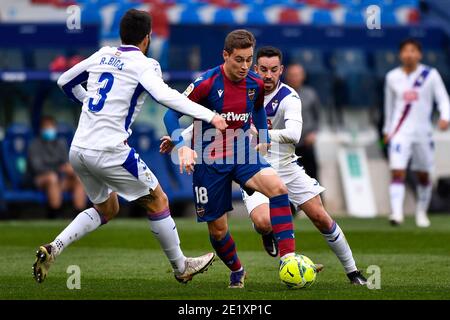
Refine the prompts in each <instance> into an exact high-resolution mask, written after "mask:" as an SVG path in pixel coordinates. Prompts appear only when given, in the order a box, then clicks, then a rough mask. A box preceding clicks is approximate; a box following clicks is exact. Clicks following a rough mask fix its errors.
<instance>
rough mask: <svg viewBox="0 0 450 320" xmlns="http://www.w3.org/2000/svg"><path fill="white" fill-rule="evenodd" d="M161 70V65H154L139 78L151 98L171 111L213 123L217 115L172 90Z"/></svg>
mask: <svg viewBox="0 0 450 320" xmlns="http://www.w3.org/2000/svg"><path fill="white" fill-rule="evenodd" d="M158 70H159V71H158ZM160 70H161V69H160V67H159V64H158V65H157V66H156V65H153V66H151V67H150V68H147V69H146V70H145V71H144V72H142V73H141V75H140V77H139V83H140V84H141V85H142V86H143V87H144V89H145V90H146V91H147V92H148V93H149V94H150V96H152V98H153V99H155V100H156V101H157V102H158V103H160V104H162V105H164V106H166V107H168V108H170V109H173V110H175V111H178V112H180V113H182V114H186V115H189V116H191V117H193V118H196V119H200V120H203V121H206V122H208V123H209V122H211V120H212V118H213V117H214V115H215V113H214V112H212V111H211V110H209V109H207V108H205V107H203V106H201V105H199V104H197V103H195V102H193V101H191V100H190V99H188V98H187V97H186V95H184V94H181V93H179V92H178V91H176V90H175V89H172V88H170V87H169V86H168V85H167V84H166V83H165V82H164V80H163V79H162V77H161V76H160V73H161V72H160Z"/></svg>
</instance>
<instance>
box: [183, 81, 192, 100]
mask: <svg viewBox="0 0 450 320" xmlns="http://www.w3.org/2000/svg"><path fill="white" fill-rule="evenodd" d="M194 88H195V85H194V84H193V83H191V84H190V85H189V87H187V88H186V90H184V92H183V94H184V95H185V96H186V97H187V96H189V95H190V94H191V92H192V91H194Z"/></svg>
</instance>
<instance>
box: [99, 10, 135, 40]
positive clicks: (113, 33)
mask: <svg viewBox="0 0 450 320" xmlns="http://www.w3.org/2000/svg"><path fill="white" fill-rule="evenodd" d="M135 5H136V4H133V3H130V2H126V1H123V2H121V3H119V4H118V6H117V9H116V12H115V13H114V17H113V21H112V23H111V27H110V29H109V31H107V32H106V33H105V34H104V35H103V36H104V37H105V38H108V39H115V38H117V37H118V36H119V27H120V19H122V16H123V15H124V14H125V12H126V11H127V10H128V9H131V8H133V7H134V6H135Z"/></svg>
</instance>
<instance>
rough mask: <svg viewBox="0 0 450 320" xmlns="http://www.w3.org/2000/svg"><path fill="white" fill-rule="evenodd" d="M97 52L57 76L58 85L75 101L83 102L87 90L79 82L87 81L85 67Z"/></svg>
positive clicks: (87, 75) (87, 66)
mask: <svg viewBox="0 0 450 320" xmlns="http://www.w3.org/2000/svg"><path fill="white" fill-rule="evenodd" d="M98 52H99V51H97V52H96V53H94V54H93V55H92V56H90V57H89V58H87V59H85V60H83V61H81V62H79V63H77V64H76V65H74V66H73V67H72V68H70V69H69V70H67V71H66V72H64V73H63V74H62V75H61V76H60V77H59V78H58V82H57V83H58V86H59V87H60V88H61V89H62V90H63V91H64V93H65V94H66V95H67V96H68V97H69V98H70V99H71V100H72V101H74V102H75V103H78V104H83V100H84V98H85V97H86V93H87V91H86V90H85V89H84V88H83V86H82V85H81V84H82V83H83V82H86V81H87V79H88V77H89V74H88V72H87V69H88V68H89V66H90V65H91V63H92V61H93V60H94V59H95V57H96V56H97V55H98Z"/></svg>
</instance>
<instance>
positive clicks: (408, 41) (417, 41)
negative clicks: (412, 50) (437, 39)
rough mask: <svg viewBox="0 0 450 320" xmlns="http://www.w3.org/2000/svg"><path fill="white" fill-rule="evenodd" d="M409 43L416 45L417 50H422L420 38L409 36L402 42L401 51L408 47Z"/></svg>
mask: <svg viewBox="0 0 450 320" xmlns="http://www.w3.org/2000/svg"><path fill="white" fill-rule="evenodd" d="M408 44H410V45H413V46H415V47H416V48H417V50H419V51H420V52H422V44H421V43H420V42H419V40H416V39H413V38H408V39H405V40H403V41H402V42H400V46H399V51H402V50H403V48H404V47H406V46H407V45H408Z"/></svg>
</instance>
